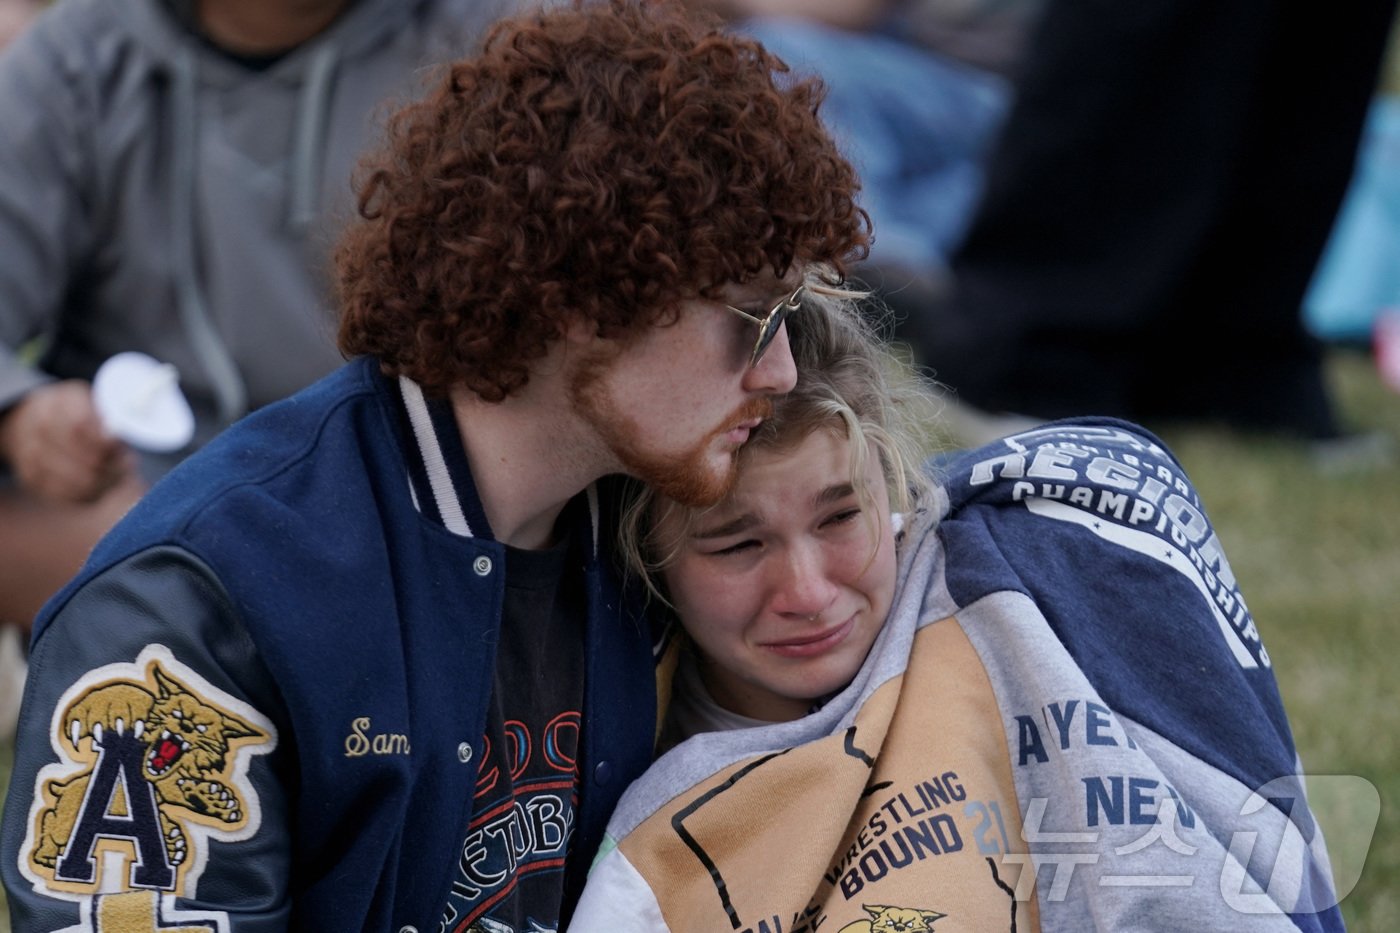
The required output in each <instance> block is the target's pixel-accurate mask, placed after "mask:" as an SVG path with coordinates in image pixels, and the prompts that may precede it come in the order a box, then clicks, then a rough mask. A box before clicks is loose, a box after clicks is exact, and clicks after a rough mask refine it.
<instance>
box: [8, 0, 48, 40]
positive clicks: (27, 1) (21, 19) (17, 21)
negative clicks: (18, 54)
mask: <svg viewBox="0 0 1400 933" xmlns="http://www.w3.org/2000/svg"><path fill="white" fill-rule="evenodd" d="M41 8H42V4H41V3H40V2H39V0H0V49H3V48H4V47H5V46H7V45H9V44H10V43H11V42H12V41H14V38H15V37H16V36H18V35H19V34H20V32H22V31H23V30H24V27H25V26H28V25H29V21H30V20H32V19H33V18H34V17H35V16H37V15H38V14H39V10H40V9H41Z"/></svg>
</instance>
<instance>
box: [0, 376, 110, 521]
mask: <svg viewBox="0 0 1400 933" xmlns="http://www.w3.org/2000/svg"><path fill="white" fill-rule="evenodd" d="M0 459H3V460H4V461H6V462H7V463H9V465H10V469H11V470H13V471H14V475H15V479H16V480H17V481H18V483H19V485H20V488H21V489H23V490H24V491H25V492H27V493H29V494H30V495H32V496H35V497H37V498H40V499H44V500H46V501H49V502H73V503H78V502H91V501H93V500H94V499H96V498H98V497H99V496H101V495H102V494H103V493H104V492H106V491H107V490H109V489H111V488H112V487H113V486H115V485H116V484H117V483H119V482H121V481H122V480H124V479H127V478H130V477H132V476H133V475H134V474H135V472H136V457H135V456H134V455H133V453H132V452H131V450H130V449H129V448H128V447H127V446H126V445H125V444H123V443H122V442H121V441H119V440H117V439H116V438H114V437H112V436H110V435H109V434H108V433H107V432H106V430H105V429H104V428H103V427H102V421H101V419H100V418H99V417H98V414H97V408H96V407H95V406H94V405H93V401H92V386H90V385H89V384H88V383H86V382H83V381H82V380H79V379H70V380H67V381H65V382H56V383H53V384H52V385H46V386H41V387H39V388H37V389H34V390H33V391H31V392H30V393H29V394H28V395H26V396H25V397H24V398H23V399H21V400H20V401H19V402H18V403H17V404H16V405H15V406H14V407H13V408H11V409H10V410H9V412H8V413H7V414H5V415H4V416H3V418H2V419H0Z"/></svg>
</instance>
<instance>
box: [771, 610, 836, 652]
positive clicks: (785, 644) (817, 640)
mask: <svg viewBox="0 0 1400 933" xmlns="http://www.w3.org/2000/svg"><path fill="white" fill-rule="evenodd" d="M855 624H856V617H855V616H851V617H850V618H848V619H847V620H846V621H845V622H842V623H841V624H840V625H834V626H832V627H831V628H827V629H822V630H821V631H818V632H811V633H807V634H802V635H796V636H793V637H791V638H784V639H781V640H778V641H769V642H764V643H763V644H762V647H764V648H766V649H768V650H769V651H771V652H773V653H774V654H776V655H779V656H780V657H784V658H812V657H816V656H817V655H820V654H825V653H826V652H828V651H830V650H831V649H832V648H835V647H836V646H837V645H839V644H841V642H843V641H845V640H846V636H848V635H850V634H851V630H852V629H853V628H855Z"/></svg>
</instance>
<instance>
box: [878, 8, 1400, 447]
mask: <svg viewBox="0 0 1400 933" xmlns="http://www.w3.org/2000/svg"><path fill="white" fill-rule="evenodd" d="M1394 9H1395V0H1362V2H1358V3H1350V4H1345V5H1342V6H1338V7H1335V8H1328V9H1326V10H1318V9H1316V8H1314V7H1311V6H1307V5H1292V4H1272V5H1266V6H1260V5H1259V4H1252V3H1241V2H1219V0H1209V2H1207V0H1195V2H1185V3H1183V2H1180V0H1145V2H1137V3H1118V4H1101V3H1086V2H1083V0H1051V2H1049V4H1048V5H1047V7H1046V9H1045V11H1044V13H1043V15H1042V18H1041V20H1040V22H1039V24H1038V26H1037V28H1036V30H1035V32H1034V33H1033V34H1032V36H1031V39H1030V41H1029V43H1028V45H1027V47H1026V57H1025V60H1024V62H1023V65H1022V69H1021V73H1020V76H1019V78H1018V81H1017V85H1016V88H1017V92H1016V99H1015V102H1014V104H1013V107H1012V110H1011V113H1010V114H1009V116H1008V118H1007V122H1006V125H1005V127H1004V129H1003V132H1002V135H1001V138H1000V140H999V142H998V144H997V148H996V150H995V152H994V154H993V155H992V158H991V161H990V164H989V166H988V169H987V181H986V186H985V193H984V196H983V200H982V202H981V204H980V206H979V208H978V210H977V212H976V213H975V215H974V217H973V219H972V221H971V226H970V228H969V231H968V234H967V237H966V239H965V240H964V242H963V243H962V245H961V247H960V248H959V249H958V251H957V252H956V253H955V254H954V257H953V261H952V269H951V272H952V275H951V286H950V287H951V292H950V294H948V295H946V296H945V297H944V298H943V299H942V300H938V301H908V302H901V301H900V296H899V295H898V294H896V295H894V296H892V300H893V303H895V304H896V310H897V311H898V312H899V317H900V318H901V321H900V324H899V327H898V335H899V336H900V337H901V338H902V339H904V340H905V341H906V342H908V343H909V344H910V345H912V347H913V348H914V351H915V355H916V357H917V358H918V359H919V360H920V361H921V362H922V363H923V364H925V365H926V366H927V367H928V368H929V369H930V370H931V371H932V374H933V375H934V376H935V377H936V378H937V379H938V380H940V381H941V382H943V383H945V384H948V385H950V386H951V387H952V388H953V389H954V390H956V393H957V399H958V400H959V401H960V402H962V403H966V406H968V408H969V409H970V410H971V411H972V413H973V414H974V415H976V414H982V413H992V414H993V415H995V416H996V417H993V418H991V419H990V420H988V419H978V418H970V419H966V420H964V421H963V424H964V426H965V427H967V428H968V429H969V430H967V431H964V432H963V433H964V434H965V435H966V440H968V441H982V440H987V439H990V437H994V436H999V435H1000V434H1003V433H1006V432H1007V431H1009V430H1012V429H1017V428H1020V427H1024V426H1025V425H1026V424H1028V423H1033V422H1036V421H1039V420H1042V419H1046V418H1055V417H1061V416H1073V415H1082V414H1105V415H1117V416H1121V417H1127V418H1132V419H1135V420H1138V421H1143V422H1146V423H1147V424H1148V425H1149V426H1152V425H1156V424H1160V423H1162V422H1163V421H1168V420H1187V419H1189V420H1210V421H1220V422H1223V423H1225V424H1226V425H1229V426H1231V427H1234V428H1238V429H1245V430H1252V431H1268V432H1275V433H1280V434H1284V435H1293V436H1298V437H1302V438H1308V439H1311V440H1312V441H1314V442H1317V449H1319V450H1322V449H1324V448H1325V447H1326V446H1327V445H1328V444H1333V443H1334V442H1335V441H1336V440H1337V439H1338V438H1339V435H1344V433H1345V432H1344V431H1343V429H1342V426H1341V425H1339V423H1338V418H1337V415H1336V412H1335V411H1334V406H1333V403H1332V400H1331V396H1330V393H1329V390H1328V387H1327V385H1326V383H1325V378H1324V373H1323V368H1322V351H1321V346H1320V345H1319V343H1318V342H1317V341H1316V340H1315V339H1314V338H1313V337H1312V336H1311V335H1310V334H1309V333H1308V332H1307V331H1306V329H1305V328H1304V325H1303V321H1302V303H1303V296H1304V293H1305V291H1306V288H1307V285H1308V283H1309V280H1310V278H1311V277H1312V274H1313V270H1314V267H1315V266H1316V264H1317V261H1318V258H1319V256H1320V255H1321V252H1322V249H1323V246H1324V244H1325V242H1326V240H1327V237H1328V234H1329V231H1330V229H1331V227H1332V223H1333V219H1334V216H1335V215H1336V213H1337V209H1338V206H1339V204H1340V203H1341V199H1342V196H1343V193H1344V192H1345V190H1346V187H1347V184H1348V180H1349V178H1350V176H1351V173H1352V168H1353V162H1354V159H1355V155H1356V151H1357V143H1358V139H1359V137H1360V133H1361V129H1362V125H1363V121H1364V118H1365V114H1366V110H1367V107H1368V104H1369V102H1370V100H1371V98H1372V94H1373V92H1374V90H1375V87H1376V79H1377V73H1378V69H1379V66H1380V63H1381V60H1382V56H1383V52H1384V49H1385V45H1386V37H1387V26H1388V24H1389V22H1390V20H1391V18H1392V16H1393V13H1394ZM1003 413H1011V414H1015V415H1023V416H1029V417H1015V418H1009V419H1008V418H1005V417H1001V415H1002V414H1003ZM1342 443H1346V441H1345V439H1344V438H1343V440H1342Z"/></svg>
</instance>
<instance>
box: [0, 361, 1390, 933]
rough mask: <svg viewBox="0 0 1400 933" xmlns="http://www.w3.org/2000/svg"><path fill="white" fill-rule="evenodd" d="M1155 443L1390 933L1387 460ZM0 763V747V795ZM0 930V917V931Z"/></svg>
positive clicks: (1384, 396) (5, 754)
mask: <svg viewBox="0 0 1400 933" xmlns="http://www.w3.org/2000/svg"><path fill="white" fill-rule="evenodd" d="M1329 367H1330V372H1331V375H1332V377H1333V383H1334V386H1335V388H1336V390H1337V394H1338V399H1339V402H1340V405H1341V407H1342V409H1343V411H1344V412H1345V415H1346V417H1347V419H1348V421H1349V422H1350V423H1351V424H1352V425H1354V426H1355V427H1358V428H1361V429H1366V430H1372V431H1377V432H1381V433H1383V434H1384V435H1386V436H1388V437H1389V438H1390V439H1391V440H1392V442H1393V443H1394V444H1396V445H1397V447H1400V394H1397V393H1395V392H1394V391H1392V390H1389V389H1387V388H1386V387H1385V386H1384V385H1382V384H1381V382H1380V380H1379V379H1378V378H1377V376H1376V373H1375V368H1374V366H1373V365H1372V364H1371V362H1370V360H1369V359H1368V358H1367V357H1366V356H1364V355H1362V354H1359V353H1352V352H1340V351H1338V352H1335V353H1334V354H1333V356H1332V358H1331V360H1330V362H1329ZM1162 433H1163V437H1164V439H1165V440H1166V441H1167V443H1168V445H1169V446H1170V447H1171V448H1172V449H1173V450H1174V451H1175V452H1176V454H1177V455H1178V457H1179V458H1180V459H1181V461H1182V463H1183V464H1185V466H1186V469H1187V471H1188V472H1189V473H1190V475H1191V477H1192V479H1193V480H1194V481H1195V483H1196V486H1197V487H1198V489H1199V490H1200V492H1201V496H1202V499H1203V501H1204V502H1205V504H1206V507H1207V510H1208V511H1209V513H1210V515H1211V518H1212V519H1213V521H1214V522H1215V525H1216V529H1217V531H1218V533H1219V535H1220V537H1221V540H1222V541H1223V542H1224V544H1225V549H1226V553H1227V554H1228V555H1229V558H1230V562H1231V564H1232V566H1233V567H1234V570H1235V573H1236V576H1237V577H1238V579H1239V581H1240V586H1241V588H1242V589H1243V592H1244V593H1245V596H1246V599H1248V600H1249V604H1250V607H1251V609H1252V610H1253V612H1254V617H1255V619H1256V621H1257V623H1258V625H1259V629H1260V632H1261V634H1262V636H1263V638H1264V641H1265V644H1266V645H1267V646H1268V649H1269V653H1270V654H1271V656H1272V657H1273V661H1274V670H1275V672H1276V674H1277V676H1278V680H1279V685H1280V689H1281V690H1282V693H1283V698H1284V703H1285V704H1286V706H1287V707H1288V711H1289V715H1290V716H1291V718H1292V722H1293V728H1294V732H1295V736H1296V739H1297V744H1298V748H1299V752H1300V753H1301V755H1302V756H1303V761H1304V764H1305V766H1306V770H1307V771H1308V772H1309V773H1311V774H1319V775H1320V774H1346V775H1355V776H1358V777H1360V778H1363V779H1365V780H1366V781H1367V782H1369V783H1370V784H1372V785H1374V786H1375V788H1376V789H1377V790H1378V791H1379V793H1380V797H1381V813H1380V824H1379V827H1378V829H1377V831H1376V834H1375V838H1374V841H1373V843H1372V844H1371V846H1370V849H1369V852H1368V853H1367V854H1366V857H1365V865H1364V869H1363V870H1362V872H1361V877H1360V881H1359V883H1358V884H1357V886H1356V888H1355V890H1354V891H1353V892H1352V893H1351V895H1350V896H1348V897H1347V898H1346V899H1345V900H1344V901H1343V902H1342V913H1343V915H1344V916H1345V917H1346V919H1347V923H1348V927H1349V929H1350V930H1351V931H1352V933H1395V931H1397V930H1400V890H1397V887H1396V884H1395V879H1396V878H1400V807H1397V804H1400V702H1397V700H1398V699H1400V696H1398V694H1400V688H1397V686H1396V679H1397V678H1396V676H1395V673H1394V668H1395V666H1396V659H1397V654H1398V653H1400V463H1396V462H1392V463H1391V464H1389V465H1385V466H1380V467H1376V466H1372V467H1370V468H1363V467H1354V468H1351V469H1336V468H1332V469H1326V468H1320V467H1319V466H1318V464H1317V463H1316V462H1315V461H1314V460H1313V459H1312V458H1311V456H1310V454H1309V452H1308V450H1307V449H1306V448H1304V447H1303V446H1302V445H1299V444H1295V443H1289V442H1286V441H1281V440H1276V439H1268V438H1246V437H1241V436H1238V435H1235V434H1231V433H1227V432H1224V431H1220V430H1213V429H1210V428H1191V429H1178V430H1168V431H1163V432H1162ZM12 757H13V750H12V749H11V748H10V747H9V746H8V745H6V744H4V743H0V788H2V787H5V786H7V785H8V776H9V770H10V762H11V760H12ZM1316 803H1317V801H1315V804H1316ZM1342 803H1345V801H1342ZM1332 813H1333V811H1332V810H1330V809H1321V810H1320V812H1319V819H1320V820H1321V821H1322V823H1323V826H1324V828H1327V829H1328V831H1329V839H1330V840H1331V843H1332V847H1333V849H1334V850H1336V849H1338V848H1339V845H1340V844H1341V843H1343V842H1345V844H1346V845H1347V846H1348V847H1349V848H1353V849H1354V848H1356V846H1357V842H1356V841H1355V839H1353V838H1350V837H1348V838H1346V839H1345V840H1343V839H1342V838H1341V836H1339V835H1338V834H1339V833H1340V831H1341V830H1342V829H1344V828H1345V826H1344V825H1343V824H1342V823H1341V821H1339V820H1336V819H1335V818H1334V817H1332V816H1331V814H1332ZM1364 841H1365V840H1364V839H1362V840H1361V842H1362V843H1364ZM1336 854H1338V853H1335V852H1334V855H1336ZM1353 858H1354V856H1353ZM1337 861H1341V860H1340V859H1337ZM0 903H3V895H0ZM9 929H10V927H9V920H8V914H7V912H6V911H5V910H3V909H0V933H9Z"/></svg>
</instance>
